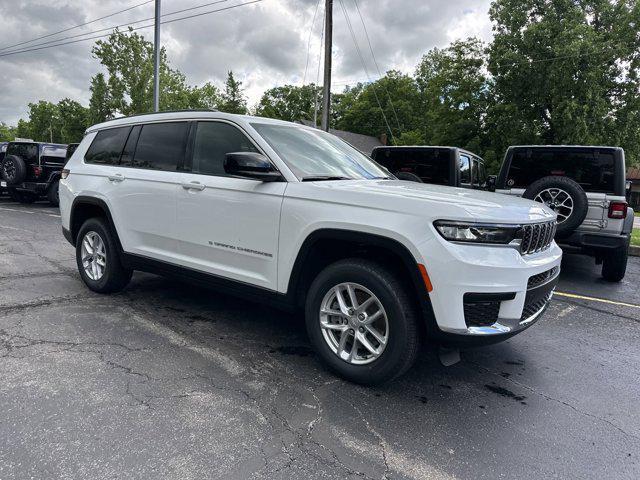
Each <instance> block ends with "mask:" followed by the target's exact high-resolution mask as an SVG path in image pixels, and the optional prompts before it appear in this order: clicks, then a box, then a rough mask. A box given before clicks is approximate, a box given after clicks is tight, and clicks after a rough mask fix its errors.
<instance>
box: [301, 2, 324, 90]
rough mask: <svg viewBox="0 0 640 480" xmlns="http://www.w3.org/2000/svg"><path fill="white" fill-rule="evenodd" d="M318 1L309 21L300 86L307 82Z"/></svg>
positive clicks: (318, 6)
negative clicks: (305, 56)
mask: <svg viewBox="0 0 640 480" xmlns="http://www.w3.org/2000/svg"><path fill="white" fill-rule="evenodd" d="M320 1H321V0H318V2H317V3H316V9H315V10H314V12H313V19H312V20H311V26H310V27H309V39H308V40H307V62H306V64H305V66H304V75H303V77H302V85H304V84H305V83H306V81H307V70H308V69H309V56H310V52H311V36H312V34H313V27H314V26H315V24H316V16H317V15H318V9H319V8H320Z"/></svg>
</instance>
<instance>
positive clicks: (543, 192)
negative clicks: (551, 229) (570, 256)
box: [522, 176, 589, 238]
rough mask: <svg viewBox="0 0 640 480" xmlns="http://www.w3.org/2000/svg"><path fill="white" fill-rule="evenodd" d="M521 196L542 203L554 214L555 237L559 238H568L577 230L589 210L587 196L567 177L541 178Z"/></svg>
mask: <svg viewBox="0 0 640 480" xmlns="http://www.w3.org/2000/svg"><path fill="white" fill-rule="evenodd" d="M522 196H523V197H524V198H528V199H529V200H534V201H536V202H540V203H544V204H545V205H546V206H548V207H549V208H550V209H551V210H553V211H554V212H556V214H557V215H558V230H557V231H556V237H559V238H562V237H566V236H568V235H569V234H570V233H572V232H573V231H574V230H575V229H576V228H578V227H579V226H580V225H581V224H582V222H583V221H584V219H585V217H586V216H587V210H588V209H589V202H588V200H587V194H586V193H584V190H583V189H582V187H581V186H580V185H579V184H578V183H577V182H575V181H574V180H571V179H570V178H567V177H555V176H548V177H543V178H541V179H539V180H536V181H535V182H533V183H532V184H531V185H529V187H528V188H527V189H526V190H525V191H524V194H523V195H522Z"/></svg>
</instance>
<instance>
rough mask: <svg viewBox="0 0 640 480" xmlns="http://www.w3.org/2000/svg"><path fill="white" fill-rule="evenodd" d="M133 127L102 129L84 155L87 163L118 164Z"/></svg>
mask: <svg viewBox="0 0 640 480" xmlns="http://www.w3.org/2000/svg"><path fill="white" fill-rule="evenodd" d="M129 130H131V127H119V128H109V129H107V130H100V131H99V132H98V133H97V134H96V136H95V138H94V139H93V142H91V146H90V147H89V149H88V150H87V153H86V154H85V156H84V161H85V162H86V163H96V164H100V165H117V164H118V162H119V161H120V154H121V153H122V148H123V147H124V142H126V141H127V135H129Z"/></svg>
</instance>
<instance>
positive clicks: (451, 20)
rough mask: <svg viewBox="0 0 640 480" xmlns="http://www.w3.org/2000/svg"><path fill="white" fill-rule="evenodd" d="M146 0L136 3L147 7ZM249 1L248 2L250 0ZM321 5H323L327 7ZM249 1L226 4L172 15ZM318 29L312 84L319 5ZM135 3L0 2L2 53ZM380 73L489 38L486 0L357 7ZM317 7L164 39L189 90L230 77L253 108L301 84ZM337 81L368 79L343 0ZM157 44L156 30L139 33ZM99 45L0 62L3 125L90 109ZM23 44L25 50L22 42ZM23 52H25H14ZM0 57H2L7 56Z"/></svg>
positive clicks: (273, 7) (301, 4)
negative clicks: (43, 103)
mask: <svg viewBox="0 0 640 480" xmlns="http://www.w3.org/2000/svg"><path fill="white" fill-rule="evenodd" d="M142 1H143V0H138V3H142ZM244 1H246V0H244ZM320 1H321V0H320ZM343 2H344V5H345V7H346V9H347V11H348V14H349V17H350V20H351V24H352V27H353V29H354V31H355V35H356V37H357V39H358V43H359V45H360V49H361V51H362V54H363V57H364V60H365V62H366V65H367V69H368V73H369V76H370V78H376V77H377V76H378V74H377V71H376V68H375V66H374V64H373V60H372V57H371V54H370V52H369V47H368V44H367V43H366V39H365V36H364V31H363V27H362V24H361V22H360V18H359V17H358V16H357V11H356V8H355V4H354V1H353V0H343ZM203 3H210V1H206V0H191V1H190V2H189V3H186V2H184V1H179V0H163V2H162V6H163V12H164V13H168V12H171V11H175V10H180V9H183V8H189V7H191V6H196V5H201V4H203ZM237 3H243V0H228V1H225V2H223V3H220V4H218V5H211V6H209V7H204V8H202V9H200V10H194V11H192V12H188V13H185V14H181V15H176V16H173V17H170V18H176V17H179V16H183V15H188V14H192V13H197V12H205V11H210V10H214V9H218V8H221V7H225V6H229V5H234V4H237ZM323 3H324V2H321V8H320V11H319V12H318V17H317V18H316V22H315V25H314V30H313V34H312V42H311V49H310V60H309V67H308V72H307V81H315V79H316V74H317V67H318V53H319V48H320V32H321V28H322V18H321V17H322V4H323ZM134 4H135V2H134V1H132V0H101V1H98V0H60V1H56V2H49V1H46V0H29V1H26V0H23V1H15V0H0V18H2V36H0V48H2V47H6V46H7V45H11V44H15V43H18V42H22V41H26V40H29V39H32V38H34V37H38V36H41V35H46V34H48V33H51V32H53V31H57V30H62V29H64V28H68V27H70V26H73V25H77V24H79V23H83V22H86V21H88V20H91V19H94V18H97V17H101V16H103V15H108V14H110V13H112V12H115V11H117V10H122V9H124V8H127V7H130V6H132V5H134ZM358 5H359V7H360V10H361V12H362V14H363V17H364V19H365V23H366V27H367V30H368V33H369V36H370V38H371V42H372V45H373V49H374V52H375V54H376V59H377V61H378V64H379V67H380V69H381V70H382V71H383V72H384V71H386V70H389V69H398V70H402V71H404V72H407V73H412V72H413V70H414V68H415V65H416V63H417V62H418V61H419V59H420V58H421V56H422V55H423V54H424V53H425V52H426V51H427V50H429V49H430V48H433V47H436V46H438V47H444V46H446V45H447V44H448V43H449V42H450V41H452V40H455V39H457V38H466V37H468V36H472V35H476V36H480V37H481V38H483V39H485V40H487V39H489V38H490V36H491V25H490V22H489V18H488V14H487V11H488V8H489V0H481V1H477V0H476V1H474V0H438V1H435V0H434V1H430V2H425V1H424V0H376V1H375V2H373V1H369V2H367V1H366V0H359V2H358ZM315 7H316V0H264V1H263V2H261V3H258V4H255V5H249V6H246V7H239V8H235V9H231V10H228V11H224V12H220V13H215V14H212V15H205V16H201V17H198V18H193V19H189V20H185V21H181V22H176V23H171V24H167V25H165V26H164V27H163V30H162V42H163V45H164V46H165V47H166V49H167V53H168V55H169V60H170V62H171V64H172V65H173V66H174V67H177V68H178V69H180V70H181V71H183V72H184V73H185V74H186V75H187V79H188V81H189V83H191V84H202V83H204V82H206V81H213V82H215V83H217V84H222V82H223V81H224V79H225V77H226V73H227V71H229V70H233V71H234V72H235V73H236V74H237V77H238V78H239V79H240V80H242V81H243V82H244V87H245V88H246V92H247V95H248V96H249V100H250V104H255V103H257V101H258V99H259V97H260V95H261V93H262V92H263V91H264V90H265V89H267V88H270V87H273V86H276V85H281V84H284V83H300V82H302V78H303V76H304V70H305V64H306V59H307V40H308V38H309V29H310V28H311V19H312V16H313V12H314V9H315ZM151 16H153V4H152V3H150V4H147V5H144V6H141V7H139V8H136V9H133V10H131V11H129V12H125V13H122V14H120V15H117V16H115V17H111V18H107V19H104V20H101V21H99V22H96V23H92V24H91V25H87V26H85V27H83V28H82V29H76V30H71V31H69V32H65V33H63V34H60V35H58V36H56V37H49V38H45V39H42V40H39V41H38V42H34V43H39V42H44V41H47V40H51V39H55V38H62V37H64V36H69V35H77V34H78V33H82V32H88V31H93V30H98V29H101V28H106V27H110V26H112V25H116V24H121V23H126V22H131V21H134V20H139V19H143V18H148V17H151ZM334 18H335V26H334V52H333V54H334V82H335V84H336V88H337V89H340V88H342V86H343V85H344V83H345V82H347V81H354V80H366V79H367V75H366V74H365V72H364V69H363V67H362V64H361V61H360V59H359V57H358V55H357V54H356V49H355V47H354V45H353V40H352V38H351V35H350V33H349V29H348V26H347V23H346V22H345V19H344V14H343V11H342V9H341V7H340V2H335V3H334ZM140 33H143V34H144V35H145V37H146V38H148V39H149V40H152V39H153V31H152V29H148V30H141V31H140ZM92 43H93V41H90V42H86V43H76V44H73V45H66V46H61V47H56V48H52V49H48V50H40V51H34V52H29V53H24V54H19V55H13V56H5V57H1V56H0V121H5V122H9V123H15V122H16V121H17V120H18V118H20V117H24V116H26V113H27V104H28V103H29V102H35V101H38V100H41V99H43V100H50V101H54V102H55V101H58V100H60V99H62V98H64V97H69V98H72V99H75V100H78V101H80V102H81V103H83V104H87V102H88V99H89V80H90V78H91V76H92V75H94V74H95V73H96V72H97V71H99V70H100V65H99V63H98V61H97V60H96V59H94V58H93V57H92V55H91V47H92ZM25 46H26V45H25ZM16 48H18V47H16ZM1 53H2V51H0V54H1Z"/></svg>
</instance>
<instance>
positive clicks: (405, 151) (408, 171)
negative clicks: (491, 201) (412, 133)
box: [371, 146, 487, 188]
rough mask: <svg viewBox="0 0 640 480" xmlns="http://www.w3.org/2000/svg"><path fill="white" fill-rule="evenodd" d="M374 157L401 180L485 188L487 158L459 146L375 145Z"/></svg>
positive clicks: (372, 155)
mask: <svg viewBox="0 0 640 480" xmlns="http://www.w3.org/2000/svg"><path fill="white" fill-rule="evenodd" d="M371 158H373V160H375V161H376V162H377V163H379V164H380V165H382V166H383V167H385V168H386V169H387V170H389V171H390V172H391V173H393V174H394V175H395V176H396V177H397V178H398V179H400V180H409V181H413V182H422V183H431V184H436V185H447V186H450V187H465V188H486V187H487V173H486V170H485V166H484V160H483V159H482V158H480V157H479V156H478V155H476V154H475V153H471V152H469V151H467V150H463V149H461V148H457V147H425V146H411V147H376V148H374V149H373V152H371Z"/></svg>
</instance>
